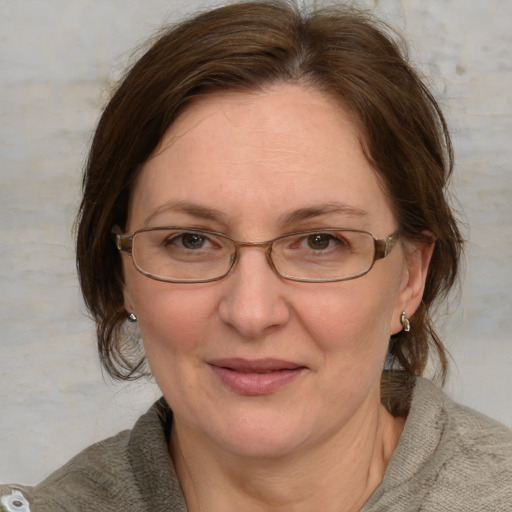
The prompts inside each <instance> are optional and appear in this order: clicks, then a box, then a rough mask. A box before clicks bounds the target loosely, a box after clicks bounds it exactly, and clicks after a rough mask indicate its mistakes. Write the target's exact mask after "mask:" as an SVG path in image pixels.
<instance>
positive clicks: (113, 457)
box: [0, 378, 512, 512]
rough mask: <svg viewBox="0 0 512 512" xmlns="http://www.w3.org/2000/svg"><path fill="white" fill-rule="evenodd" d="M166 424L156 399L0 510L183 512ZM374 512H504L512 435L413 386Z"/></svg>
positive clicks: (3, 488)
mask: <svg viewBox="0 0 512 512" xmlns="http://www.w3.org/2000/svg"><path fill="white" fill-rule="evenodd" d="M171 424H172V413H171V411H170V410H169V409H168V407H167V405H166V404H165V402H164V401H163V399H162V400H160V401H158V402H157V403H156V404H154V405H153V407H151V409H150V410H149V411H148V412H147V413H146V414H145V415H143V416H142V417H141V418H140V419H139V420H138V421H137V423H136V424H135V426H134V428H133V430H131V431H124V432H121V433H120V434H118V435H117V436H115V437H112V438H109V439H107V440H105V441H102V442H100V443H97V444H95V445H92V446H91V447H89V448H87V449H86V450H84V451H83V452H82V453H80V454H79V455H77V456H76V457H75V458H73V459H72V460H71V461H70V462H68V463H67V464H66V465H65V466H63V467H62V468H60V469H59V470H58V471H56V472H55V473H54V474H52V475H51V476H50V477H48V478H47V479H46V480H44V481H43V482H41V483H40V484H38V485H36V486H33V487H27V486H22V485H14V484H13V485H0V510H1V511H2V512H11V510H16V507H15V506H12V503H13V502H15V501H16V502H17V506H18V510H20V508H19V506H20V503H22V504H23V506H25V507H27V506H29V507H30V511H31V512H61V511H62V512H63V511H66V512H89V511H90V512H98V511H102V512H110V511H112V512H114V511H116V512H118V511H120V510H122V511H123V512H144V511H147V512H149V511H151V512H186V511H187V507H186V504H185V499H184V497H183V494H182V491H181V487H180V484H179V482H178V479H177V477H176V473H175V471H174V466H173V462H172V459H171V457H170V455H169V451H168V445H167V439H168V438H169V432H170V426H171ZM23 500H26V502H27V503H28V505H25V502H23ZM23 510H27V511H28V510H29V509H28V508H25V509H23ZM377 511H379V512H382V511H393V512H416V511H422V512H487V511H488V512H511V511H512V432H511V431H510V430H509V429H507V428H506V427H504V426H503V425H501V424H499V423H497V422H495V421H493V420H491V419H489V418H487V417H486V416H483V415H481V414H479V413H477V412H475V411H473V410H471V409H469V408H467V407H464V406H461V405H459V404H457V403H455V402H453V401H452V400H450V399H449V398H448V397H447V396H446V395H445V394H444V393H443V392H442V391H441V390H439V389H438V388H437V387H435V386H434V384H432V383H431V382H430V381H428V380H426V379H422V378H419V379H417V382H416V385H415V388H414V392H413V397H412V402H411V406H410V411H409V414H408V418H407V421H406V424H405V428H404V431H403V434H402V436H401V439H400V442H399V444H398V446H397V448H396V450H395V453H394V454H393V456H392V458H391V460H390V462H389V465H388V468H387V470H386V473H385V476H384V479H383V481H382V483H381V484H380V485H379V487H378V488H377V489H376V490H375V492H374V493H373V495H372V496H371V497H370V499H369V501H368V502H367V503H366V505H365V506H364V507H363V509H362V512H377Z"/></svg>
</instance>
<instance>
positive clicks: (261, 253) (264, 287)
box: [219, 247, 290, 340]
mask: <svg viewBox="0 0 512 512" xmlns="http://www.w3.org/2000/svg"><path fill="white" fill-rule="evenodd" d="M225 285H226V288H225V292H224V296H223V298H222V300H221V302H220V304H219V314H220V317H221V319H222V321H224V322H225V323H226V324H228V325H230V326H231V327H232V328H234V329H236V330H237V331H238V332H239V333H240V334H241V335H242V336H243V337H244V338H246V339H249V340H250V339H257V338H261V337H263V336H266V335H268V334H270V333H271V332H273V331H275V330H277V329H279V328H280V327H282V326H284V325H286V323H287V322H288V320H289V318H290V309H289V305H288V303H287V301H286V298H285V296H284V284H283V281H282V279H281V278H280V277H279V276H278V275H277V274H276V273H275V272H274V271H273V270H272V268H271V267H270V265H269V261H268V260H267V257H266V254H265V250H264V249H263V248H262V247H244V248H242V249H241V250H240V251H239V254H238V261H237V263H236V266H235V268H234V269H233V270H232V271H231V273H230V274H229V275H228V277H227V278H226V279H225Z"/></svg>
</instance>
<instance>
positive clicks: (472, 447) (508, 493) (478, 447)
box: [418, 381, 512, 512]
mask: <svg viewBox="0 0 512 512" xmlns="http://www.w3.org/2000/svg"><path fill="white" fill-rule="evenodd" d="M418 395H419V398H421V399H422V400H425V399H431V400H433V401H435V403H434V404H433V405H435V408H437V409H438V411H439V423H438V424H437V425H434V426H437V428H438V429H439V432H440V438H439V444H438V447H437V450H436V452H435V458H436V459H437V462H438V464H439V466H438V471H437V474H436V477H435V479H434V481H433V482H432V488H431V491H430V492H429V493H427V495H426V496H425V502H426V503H429V502H430V501H431V502H432V503H436V504H437V506H439V504H442V506H443V507H444V508H443V509H444V510H468V511H469V510H479V511H480V510H481V511H485V510H492V511H493V512H497V511H510V510H511V509H512V431H511V430H510V429H508V428H507V427H505V426H504V425H502V424H500V423H498V422H497V421H495V420H493V419H491V418H489V417H487V416H485V415H483V414H481V413H479V412H477V411H475V410H473V409H470V408H469V407H465V406H463V405H461V404H458V403H456V402H455V401H453V400H451V399H450V398H449V397H448V396H446V395H445V394H444V393H443V392H442V391H440V390H439V389H437V388H436V387H435V386H433V385H432V384H431V383H430V382H428V381H427V382H424V381H420V382H419V389H418ZM461 501H462V502H463V503H464V505H463V507H462V508H460V503H461ZM457 507H459V508H457ZM427 510H428V509H427Z"/></svg>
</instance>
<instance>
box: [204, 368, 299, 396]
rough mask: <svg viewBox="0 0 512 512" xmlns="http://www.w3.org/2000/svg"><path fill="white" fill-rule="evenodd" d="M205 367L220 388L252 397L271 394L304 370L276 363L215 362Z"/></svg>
mask: <svg viewBox="0 0 512 512" xmlns="http://www.w3.org/2000/svg"><path fill="white" fill-rule="evenodd" d="M208 364H209V366H210V368H211V369H212V370H213V372H214V374H215V375H216V376H217V378H218V379H219V380H220V381H221V383H222V384H224V385H226V386H227V387H228V388H230V389H231V390H232V391H234V392H236V393H239V394H243V395H253V396H257V395H267V394H270V393H273V392H275V391H277V390H278V389H280V388H281V387H283V386H285V385H286V384H289V383H290V382H292V381H293V380H295V379H296V378H297V377H299V376H300V375H302V374H303V373H304V372H305V371H306V369H307V368H306V367H305V366H301V365H298V364H296V363H292V362H290V361H283V360H279V359H258V360H254V361H249V360H246V359H219V360H213V361H209V362H208Z"/></svg>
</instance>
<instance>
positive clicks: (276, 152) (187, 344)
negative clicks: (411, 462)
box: [123, 84, 432, 512]
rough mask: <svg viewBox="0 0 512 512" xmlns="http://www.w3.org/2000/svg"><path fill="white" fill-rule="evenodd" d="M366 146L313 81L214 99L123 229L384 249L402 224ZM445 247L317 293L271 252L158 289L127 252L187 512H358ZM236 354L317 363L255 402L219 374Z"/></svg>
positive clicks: (163, 153)
mask: <svg viewBox="0 0 512 512" xmlns="http://www.w3.org/2000/svg"><path fill="white" fill-rule="evenodd" d="M359 139H360V137H359V133H358V131H357V127H356V123H355V122H354V120H353V119H352V118H351V115H350V114H349V113H348V112H347V110H346V109H344V108H343V107H342V106H340V105H339V103H337V102H335V101H334V100H333V99H332V98H330V97H329V96H327V95H325V94H323V93H320V92H317V91H315V90H314V89H311V88H309V87H306V86H300V85H290V84H279V85H274V86H272V87H269V88H267V89H266V90H264V91H263V92H261V91H259V92H252V93H234V92H229V93H224V94H213V95H209V96H206V97H204V98H203V99H201V100H200V101H198V102H196V103H195V104H193V105H192V106H191V107H190V108H189V109H188V110H187V111H185V112H184V113H183V114H182V115H181V116H180V117H179V118H178V119H177V120H176V122H175V123H174V124H173V125H172V126H171V127H170V129H169V130H168V132H167V133H166V134H165V136H164V138H163V139H162V141H161V143H160V145H159V147H158V148H157V150H156V151H155V152H154V154H153V155H152V157H151V158H150V159H149V160H148V161H147V162H146V163H145V165H144V166H143V169H142V171H141V173H140V176H139V178H138V181H137V183H136V185H135V188H134V192H133V196H132V201H131V206H130V211H129V221H128V226H127V232H129V233H131V232H133V231H135V230H137V229H140V228H143V227H148V226H165V225H184V226H188V227H195V228H203V229H210V230H215V231H220V232H223V233H226V234H228V235H230V236H232V237H233V238H235V239H238V240H244V241H251V242H257V241H264V240H269V239H271V238H274V237H276V236H279V235H281V234H284V233H288V232H291V231H295V230H301V229H309V228H311V229H317V228H326V227H348V228H356V229H364V230H367V231H370V232H371V233H373V235H374V236H375V237H377V238H385V237H386V236H388V235H389V234H391V233H392V232H394V231H395V230H396V228H397V227H398V225H397V221H396V219H395V218H394V216H393V213H392V209H391V206H390V204H389V199H388V197H387V195H386V194H385V192H384V191H383V189H382V187H381V185H380V183H379V181H378V178H377V176H376V174H375V172H374V170H373V169H372V168H371V166H370V165H369V163H368V162H367V160H366V159H365V157H364V155H363V152H362V150H361V147H360V142H359ZM185 203H186V204H185ZM340 203H341V204H342V205H343V207H341V208H333V205H334V204H336V207H339V206H340ZM184 205H185V206H184ZM326 205H328V206H326ZM191 206H193V207H191ZM312 208H313V209H314V210H315V211H313V210H312ZM305 209H309V210H308V211H307V212H306V213H304V211H305ZM298 211H301V212H302V215H297V212H298ZM294 212H295V215H293V214H294ZM431 251H432V247H431V246H411V245H410V244H407V246H406V245H405V244H404V243H403V242H402V241H400V242H399V243H398V244H397V246H396V247H395V248H394V249H393V251H392V252H391V253H390V254H389V255H388V256H387V257H386V258H385V259H383V260H381V261H377V262H376V263H375V265H374V267H373V269H372V270H371V271H370V272H369V273H368V274H367V275H365V276H363V277H360V278H358V279H354V280H350V281H345V282H335V283H321V284H318V283H297V282H292V281H287V280H284V279H282V278H280V277H279V276H278V275H276V274H275V273H274V272H273V271H272V269H271V268H270V266H269V265H268V262H267V260H266V257H265V254H264V250H262V249H261V248H258V247H245V248H243V249H242V250H241V254H240V259H239V261H238V263H237V265H236V267H235V268H234V269H233V271H232V272H231V273H230V274H229V275H228V276H227V277H226V278H224V279H223V280H220V281H217V282H213V283H204V284H170V283H163V282H158V281H155V280H152V279H148V278H147V277H145V276H143V275H142V274H140V273H139V272H137V270H136V269H135V268H134V266H133V262H132V260H131V257H130V255H129V254H125V255H124V260H123V261H124V271H125V278H126V279H125V283H126V284H125V306H126V309H127V311H128V312H134V313H135V314H136V315H137V318H138V324H139V327H140V332H141V335H142V339H143V342H144V347H145V350H146V355H147V358H148V362H149V365H150V367H151V370H152V373H153V375H154V378H155V380H156V382H157V384H158V386H159V387H160V389H161V390H162V393H163V394H164V396H165V398H166V399H167V401H168V403H169V405H170V407H171V408H172V410H173V412H174V426H173V430H172V434H171V443H170V444H171V450H172V453H173V458H174V461H175V466H176V470H177V473H178V476H179V478H180V482H181V484H182V487H183V490H184V493H185V497H186V500H187V505H188V507H189V509H190V510H192V511H195V510H208V511H210V512H211V511H216V510H219V511H220V510H222V511H231V510H232V511H235V510H246V511H259V510H266V511H273V510H283V511H284V510H287V511H302V510H314V509H318V508H320V509H322V510H324V511H330V510H336V511H337V512H339V511H340V510H346V511H349V510H359V509H360V508H361V506H362V505H363V504H364V502H365V501H366V500H367V499H368V497H369V496H370V494H371V493H372V492H373V490H374V489H375V488H376V487H377V485H378V484H379V483H380V481H381V480H382V477H383V475H384V472H385V469H386V465H387V463H388V461H389V458H390V457H391V454H392V453H393V450H394V449H395V447H396V445H397V442H398V440H399V437H400V433H401V430H402V427H403V419H402V418H393V417H392V416H391V415H390V414H389V413H388V412H387V411H386V410H385V409H384V408H383V407H382V406H381V404H380V376H381V371H382V367H383V364H384V359H385V355H386V351H387V346H388V342H389V336H390V334H391V333H395V332H398V331H400V330H401V329H402V327H401V324H400V314H401V312H402V311H406V312H407V313H408V314H409V316H412V314H413V313H414V311H415V310H416V308H417V307H418V305H419V302H420V300H421V296H422V293H423V288H424V284H425V277H426V272H427V269H428V263H429V261H430V256H431ZM234 357H237V358H244V359H246V360H258V359H261V358H275V359H280V360H286V361H291V362H293V363H296V364H298V365H301V366H302V367H304V370H303V371H301V372H300V375H298V376H297V377H296V378H294V379H293V380H292V381H291V382H289V383H286V384H285V385H283V386H280V387H279V388H278V389H277V390H275V391H273V392H271V393H265V394H263V395H257V396H250V395H247V394H244V393H240V392H236V391H234V390H233V389H231V388H230V387H229V386H226V385H225V384H224V383H223V382H222V381H221V380H220V379H219V377H218V376H217V375H216V373H215V372H213V371H212V369H211V366H210V365H209V363H208V362H209V361H211V360H213V359H216V358H234Z"/></svg>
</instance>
